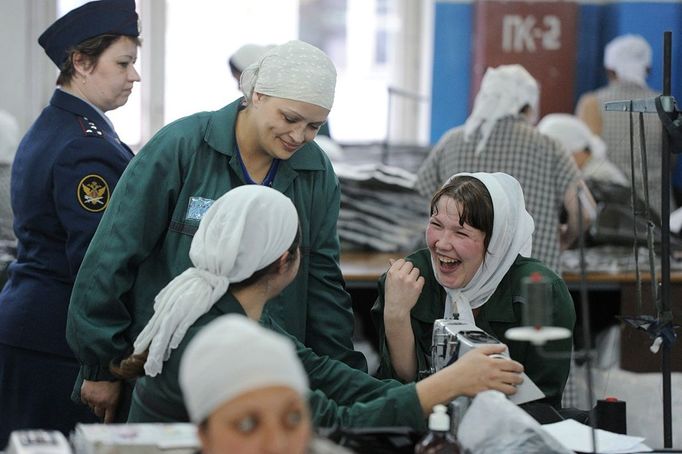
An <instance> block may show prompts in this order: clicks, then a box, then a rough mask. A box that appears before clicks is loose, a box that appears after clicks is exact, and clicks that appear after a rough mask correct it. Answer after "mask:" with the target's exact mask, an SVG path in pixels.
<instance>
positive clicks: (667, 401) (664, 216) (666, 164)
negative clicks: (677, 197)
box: [658, 31, 673, 448]
mask: <svg viewBox="0 0 682 454" xmlns="http://www.w3.org/2000/svg"><path fill="white" fill-rule="evenodd" d="M671 61H672V32H670V31H666V32H664V34H663V96H670V94H671V87H670V75H671V66H672V65H671ZM662 140H663V142H662V147H661V151H662V156H661V162H662V165H661V182H662V183H661V305H660V311H659V313H658V319H659V320H662V319H663V320H666V319H668V318H669V312H670V310H671V306H670V153H671V149H670V140H669V137H668V133H667V132H666V131H665V130H663V137H662ZM669 322H670V323H671V322H672V321H671V320H669ZM671 348H672V346H671V345H670V343H669V342H663V349H662V354H661V375H662V376H663V443H664V447H666V448H672V447H673V433H672V408H671V399H672V395H671V387H670V369H671V364H670V350H671Z"/></svg>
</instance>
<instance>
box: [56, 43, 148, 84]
mask: <svg viewBox="0 0 682 454" xmlns="http://www.w3.org/2000/svg"><path fill="white" fill-rule="evenodd" d="M124 37H125V38H130V39H131V40H132V41H133V42H134V43H135V45H137V46H140V45H142V42H141V41H140V38H138V37H137V36H127V35H113V34H109V33H107V34H103V35H98V36H95V37H94V38H90V39H86V40H85V41H83V42H82V43H78V44H77V45H75V46H73V47H72V48H70V49H69V50H67V51H66V53H67V57H66V60H65V61H64V63H63V64H62V67H61V68H60V72H59V77H58V78H57V85H65V84H68V83H69V82H71V80H73V77H74V75H75V74H76V67H75V66H74V65H73V57H74V55H76V53H79V54H81V55H82V56H83V58H84V59H85V61H86V64H87V66H88V67H89V68H95V67H96V66H97V62H98V61H99V57H100V56H101V55H102V54H103V53H104V51H105V50H107V49H108V48H109V46H111V45H112V44H114V43H115V42H116V41H118V40H119V39H120V38H124Z"/></svg>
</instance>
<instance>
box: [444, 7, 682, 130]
mask: <svg viewBox="0 0 682 454" xmlns="http://www.w3.org/2000/svg"><path fill="white" fill-rule="evenodd" d="M435 14H436V17H435V36H434V58H433V62H434V65H433V89H432V106H431V142H432V143H435V142H436V141H437V140H438V139H439V138H440V136H441V135H442V134H443V133H444V132H445V131H447V130H448V129H450V128H452V127H453V126H457V125H460V124H462V123H463V122H464V121H465V120H466V117H467V116H468V98H469V88H470V84H471V80H470V79H471V64H472V49H473V44H472V41H473V29H472V28H473V4H472V3H471V2H467V3H454V2H449V1H441V2H437V3H436V8H435ZM667 30H670V31H672V32H673V37H672V39H673V53H672V58H673V66H672V86H673V96H675V98H676V99H677V100H678V104H682V72H681V71H680V68H682V2H629V1H626V2H611V3H602V4H581V5H580V8H579V17H578V33H577V39H578V43H577V55H576V81H575V99H576V100H577V99H578V97H579V96H580V95H581V94H582V93H584V92H586V91H589V90H593V89H595V88H597V87H599V86H602V85H604V84H605V83H606V75H605V73H604V68H603V55H604V46H606V44H607V43H608V42H609V41H610V40H611V39H613V38H615V37H616V36H618V35H622V34H625V33H636V34H640V35H642V36H643V37H644V38H646V39H647V41H649V43H650V44H651V47H652V49H653V61H652V67H651V74H650V75H649V78H648V80H647V81H648V83H649V85H650V86H651V87H652V88H654V89H656V90H661V89H662V88H663V81H662V78H663V63H662V62H663V32H664V31H667ZM547 95H549V94H547V93H543V96H547Z"/></svg>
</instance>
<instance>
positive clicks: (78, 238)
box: [52, 137, 129, 278]
mask: <svg viewBox="0 0 682 454" xmlns="http://www.w3.org/2000/svg"><path fill="white" fill-rule="evenodd" d="M128 159H129V158H125V157H124V155H123V154H122V153H121V152H120V151H119V150H116V149H114V146H113V145H112V144H110V143H109V142H107V141H106V140H103V139H100V138H91V137H81V138H78V139H75V140H73V141H71V143H69V145H68V146H67V147H66V149H65V150H63V151H62V152H61V153H60V154H59V157H58V158H57V160H56V161H55V164H54V166H53V168H52V181H53V183H52V184H53V190H52V197H53V202H54V206H55V209H56V212H57V215H58V216H59V222H60V224H61V225H62V227H63V228H64V232H65V235H66V244H65V247H66V251H65V252H66V258H67V261H68V264H69V272H70V274H71V276H72V277H73V278H75V277H76V273H78V269H79V268H80V265H81V262H82V261H83V256H84V255H85V251H86V250H87V248H88V245H89V244H90V241H91V240H92V237H93V235H94V234H95V230H97V226H98V224H99V222H100V220H101V219H102V215H103V213H104V212H105V209H106V208H107V203H108V202H109V199H110V197H111V191H113V190H114V187H115V186H116V184H117V183H118V179H119V178H120V176H121V174H122V173H123V171H124V170H125V168H126V165H127V164H128V162H129V161H128ZM88 184H95V185H96V188H93V190H94V191H98V193H99V194H100V196H99V197H93V198H92V199H90V201H88V199H87V198H86V197H87V196H88V194H87V193H85V192H84V186H86V185H88ZM87 189H88V190H90V188H87Z"/></svg>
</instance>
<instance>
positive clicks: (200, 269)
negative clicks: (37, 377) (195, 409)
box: [112, 185, 522, 429]
mask: <svg viewBox="0 0 682 454" xmlns="http://www.w3.org/2000/svg"><path fill="white" fill-rule="evenodd" d="M298 225H299V222H298V215H297V213H296V208H295V207H294V205H293V203H291V201H290V200H289V199H288V198H287V197H285V196H284V195H282V194H281V193H279V192H277V191H275V190H272V189H270V188H267V187H262V186H255V185H251V186H243V187H240V188H236V189H233V190H232V191H230V192H228V193H227V194H225V195H224V196H222V197H221V198H220V199H218V200H217V201H216V202H215V203H214V204H213V206H212V207H211V208H210V209H209V210H208V211H207V212H206V214H205V215H204V217H203V219H202V221H201V223H200V225H199V229H198V231H197V232H196V234H195V235H194V239H193V240H192V245H191V249H190V252H189V255H190V257H191V266H190V267H189V268H188V269H187V270H185V272H183V273H182V274H181V275H179V276H178V277H176V278H175V279H173V280H172V281H171V282H170V283H169V284H168V285H167V286H166V287H165V288H164V289H163V290H162V291H161V292H159V294H158V295H157V297H156V299H155V301H154V315H153V316H152V318H151V319H150V321H149V323H147V325H146V326H145V328H144V329H143V330H142V331H141V333H140V335H139V336H138V337H137V339H136V340H135V350H134V354H133V355H131V356H130V357H129V358H127V359H125V360H124V361H122V362H121V364H120V366H119V367H115V368H113V369H112V370H113V372H114V373H116V374H118V375H120V376H122V377H125V378H130V377H133V376H136V375H141V374H144V373H145V372H146V376H144V377H143V378H140V379H138V381H137V383H136V386H135V390H134V392H133V402H132V406H131V409H130V414H129V419H128V421H129V422H142V421H146V422H172V421H187V420H189V417H190V415H189V414H188V410H187V407H186V406H185V403H183V394H182V392H181V387H180V382H179V379H178V371H179V369H180V363H181V358H182V356H183V354H184V352H185V348H186V347H187V346H188V345H189V344H190V342H191V340H192V338H193V337H194V336H195V335H196V334H197V333H199V332H201V330H202V329H203V327H204V326H206V325H207V324H209V323H210V322H212V321H213V320H215V319H217V318H219V317H221V316H222V315H225V314H241V315H244V316H246V317H248V318H250V319H253V320H260V322H261V324H262V325H263V326H265V327H267V328H269V329H271V330H274V331H277V332H278V333H280V334H282V335H284V336H287V337H288V338H290V341H291V342H293V344H294V346H295V348H296V351H297V356H298V358H299V359H300V361H301V363H302V365H303V368H304V369H305V371H306V374H307V376H308V381H309V386H310V389H311V392H310V394H309V404H310V407H311V414H312V420H313V423H314V424H315V425H316V426H333V425H343V426H392V425H401V426H412V427H415V428H417V429H424V428H425V426H424V417H425V415H427V414H428V413H429V412H430V411H431V408H432V407H433V405H435V404H438V403H443V402H447V401H449V400H451V399H453V398H454V397H455V396H457V395H462V394H464V395H470V396H471V395H474V394H476V393H477V392H479V391H483V390H486V389H490V388H493V389H498V390H500V391H502V392H505V393H513V392H514V391H515V386H514V385H515V384H517V383H519V382H520V381H521V377H520V375H519V374H518V373H517V372H520V371H522V367H521V365H520V364H518V363H516V362H515V361H511V360H506V359H498V358H493V357H490V356H488V355H487V354H491V353H499V352H501V351H502V350H503V347H490V348H488V349H481V351H478V350H476V351H474V352H471V353H472V354H470V355H465V356H464V357H462V358H461V360H460V361H457V362H456V363H455V364H453V365H452V366H450V367H446V368H444V369H443V370H442V371H441V373H438V374H435V375H433V376H431V377H429V378H428V379H425V380H423V381H421V382H419V383H417V384H416V385H415V384H406V385H402V384H400V383H399V382H398V381H395V380H385V381H381V380H377V379H375V378H373V377H371V376H370V375H368V374H366V373H365V372H362V371H359V370H357V369H353V368H351V367H349V366H347V365H346V364H344V363H342V362H340V361H336V360H333V359H330V358H329V357H326V356H325V357H321V356H318V355H316V354H315V353H314V352H313V351H312V350H311V349H309V348H307V347H305V346H304V345H303V344H302V343H301V342H299V341H298V340H296V338H295V337H293V336H291V335H289V334H287V333H286V331H285V330H284V329H283V328H282V327H281V326H279V324H278V323H277V322H276V321H274V320H273V319H272V317H270V316H269V315H268V314H266V313H263V308H264V307H265V303H266V302H268V300H270V299H271V298H273V297H274V296H276V295H277V294H279V292H281V291H283V290H284V289H285V288H286V287H287V285H289V283H291V282H292V281H293V280H294V278H295V276H296V274H297V272H298V267H299V264H300V261H301V257H302V253H301V251H300V247H299V242H300V235H299V229H298ZM277 304H279V302H278V301H274V300H271V301H270V302H269V303H268V306H270V307H273V306H276V305H277ZM258 351H259V350H258V348H257V346H254V348H253V349H250V348H249V346H248V345H245V346H243V348H242V349H241V350H240V351H239V352H225V356H224V357H225V362H224V363H220V364H218V363H216V364H212V363H208V364H203V366H201V367H203V368H204V370H203V371H197V372H198V373H202V372H203V373H206V374H209V373H212V370H213V369H218V368H228V369H231V368H236V369H240V368H247V367H249V365H250V364H253V363H261V362H268V361H271V362H277V361H279V360H281V358H271V357H269V356H267V355H262V353H261V354H260V357H254V356H255V355H258V353H257V352H258ZM272 354H275V352H274V351H273V352H272ZM240 358H243V359H240ZM244 380H247V381H251V382H256V381H260V382H261V383H262V382H263V381H266V382H267V377H264V376H259V377H251V378H244ZM229 386H249V384H235V383H232V384H230V385H229ZM225 387H226V388H227V387H228V385H227V384H226V385H225Z"/></svg>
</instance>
